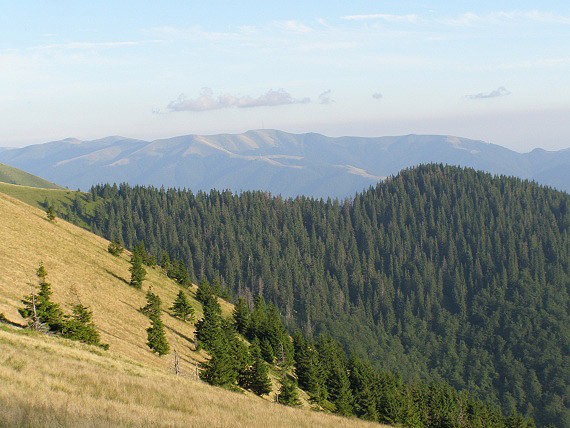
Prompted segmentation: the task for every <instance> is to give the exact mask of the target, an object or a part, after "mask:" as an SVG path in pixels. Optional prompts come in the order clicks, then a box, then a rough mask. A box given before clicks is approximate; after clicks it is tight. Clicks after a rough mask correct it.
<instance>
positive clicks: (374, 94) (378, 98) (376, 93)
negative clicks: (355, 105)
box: [372, 92, 384, 100]
mask: <svg viewBox="0 0 570 428" xmlns="http://www.w3.org/2000/svg"><path fill="white" fill-rule="evenodd" d="M372 98H374V99H375V100H381V99H382V98H384V95H382V93H381V92H374V93H373V94H372Z"/></svg>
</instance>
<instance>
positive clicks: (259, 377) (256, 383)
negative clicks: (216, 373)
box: [240, 342, 271, 396]
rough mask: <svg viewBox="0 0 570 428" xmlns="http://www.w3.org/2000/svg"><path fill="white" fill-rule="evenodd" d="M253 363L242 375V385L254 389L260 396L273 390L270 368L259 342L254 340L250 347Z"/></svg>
mask: <svg viewBox="0 0 570 428" xmlns="http://www.w3.org/2000/svg"><path fill="white" fill-rule="evenodd" d="M250 353H251V357H252V359H253V361H252V364H251V366H250V367H248V368H247V369H246V370H245V374H244V375H242V381H241V383H240V386H242V387H244V388H246V389H249V390H251V391H253V393H254V394H257V395H259V396H261V395H265V394H269V393H270V392H271V380H269V369H268V367H267V363H266V362H265V361H264V360H263V358H262V357H261V350H260V348H259V343H258V342H254V343H253V344H252V345H251V347H250Z"/></svg>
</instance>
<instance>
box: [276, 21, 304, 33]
mask: <svg viewBox="0 0 570 428" xmlns="http://www.w3.org/2000/svg"><path fill="white" fill-rule="evenodd" d="M274 25H275V27H277V28H279V29H281V30H285V31H289V32H291V33H300V34H305V33H310V32H311V31H313V29H312V28H311V27H309V26H307V25H305V24H303V23H302V22H299V21H292V20H291V21H278V22H275V23H274Z"/></svg>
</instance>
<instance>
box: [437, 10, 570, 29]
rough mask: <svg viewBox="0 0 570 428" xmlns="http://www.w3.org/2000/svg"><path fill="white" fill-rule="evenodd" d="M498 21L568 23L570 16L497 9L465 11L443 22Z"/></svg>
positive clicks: (461, 24)
mask: <svg viewBox="0 0 570 428" xmlns="http://www.w3.org/2000/svg"><path fill="white" fill-rule="evenodd" d="M499 22H513V23H516V22H538V23H543V24H564V25H570V16H568V15H561V14H555V13H551V12H542V11H539V10H527V11H498V12H491V13H488V14H483V15H480V14H476V13H473V12H466V13H462V14H460V15H457V16H455V17H453V18H450V19H446V20H444V23H446V24H449V25H453V26H458V27H468V26H474V25H478V24H492V23H499Z"/></svg>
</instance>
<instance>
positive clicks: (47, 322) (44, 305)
mask: <svg viewBox="0 0 570 428" xmlns="http://www.w3.org/2000/svg"><path fill="white" fill-rule="evenodd" d="M36 276H37V277H38V282H39V288H40V290H39V292H38V294H37V295H36V294H35V286H34V287H33V288H32V293H31V294H30V295H29V296H26V297H24V299H23V300H22V303H23V304H24V307H23V308H20V309H19V310H18V311H19V312H20V315H21V316H22V317H23V318H31V321H30V326H31V327H33V328H34V326H38V327H39V326H40V325H44V326H45V327H46V328H47V329H48V330H49V331H51V332H53V333H61V332H62V331H63V327H64V319H63V312H62V310H61V308H60V307H59V305H58V304H57V303H54V302H52V301H51V295H52V291H51V285H50V284H49V283H48V282H46V277H47V271H46V269H45V268H44V265H43V263H41V262H40V265H39V267H38V269H37V270H36Z"/></svg>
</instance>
